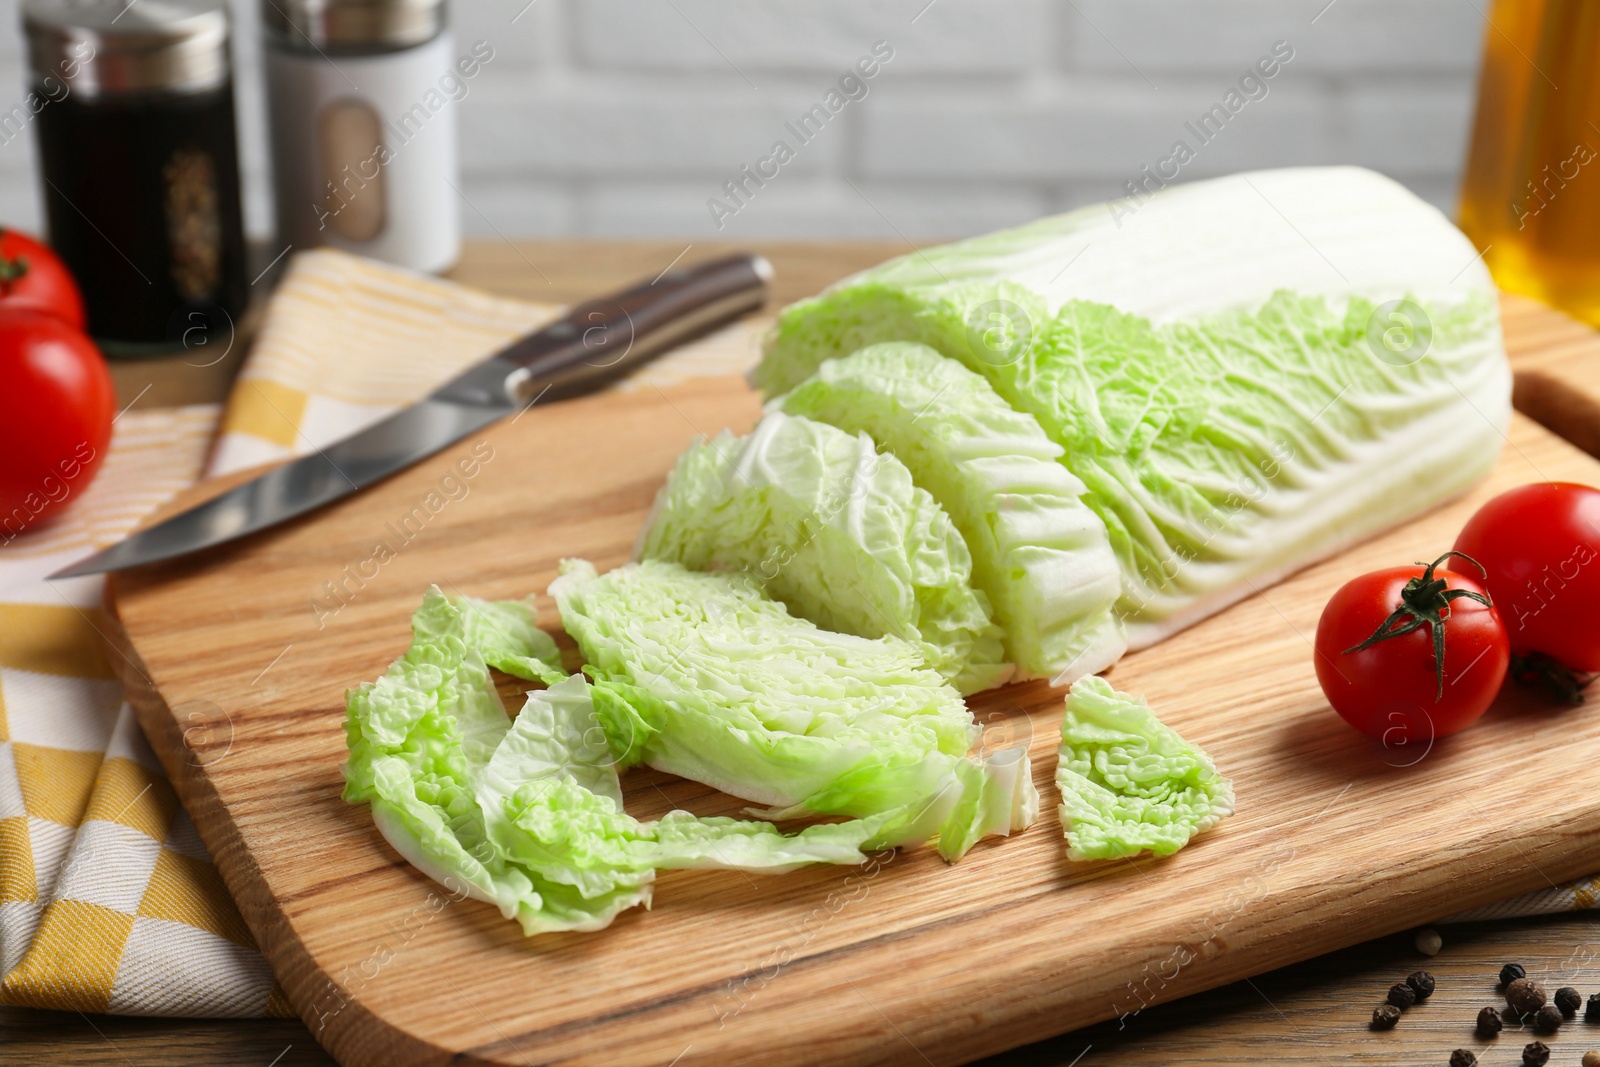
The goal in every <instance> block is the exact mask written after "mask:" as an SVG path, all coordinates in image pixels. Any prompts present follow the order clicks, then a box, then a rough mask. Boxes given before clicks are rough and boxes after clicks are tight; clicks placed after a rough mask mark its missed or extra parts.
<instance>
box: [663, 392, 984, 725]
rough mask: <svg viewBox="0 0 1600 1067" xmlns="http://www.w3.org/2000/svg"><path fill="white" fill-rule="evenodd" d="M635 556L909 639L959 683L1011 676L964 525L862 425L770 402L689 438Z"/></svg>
mask: <svg viewBox="0 0 1600 1067" xmlns="http://www.w3.org/2000/svg"><path fill="white" fill-rule="evenodd" d="M638 555H639V557H640V558H641V559H646V560H652V559H657V560H668V561H671V562H674V563H681V564H683V565H684V566H685V567H688V568H690V569H692V570H733V571H744V572H746V573H749V574H751V575H753V576H755V577H756V578H758V579H760V580H761V581H762V582H763V584H764V586H765V589H766V592H767V594H768V595H769V596H771V597H773V598H775V599H777V600H781V601H782V602H783V603H784V604H786V605H787V606H788V607H789V609H790V610H791V611H793V612H794V613H795V614H797V615H800V616H803V617H804V618H807V619H810V620H811V621H812V622H814V623H816V624H817V625H818V626H822V627H825V628H827V629H829V630H838V631H841V632H843V633H849V634H856V635H859V636H862V637H882V636H884V635H885V634H893V635H895V636H897V637H901V638H904V639H905V640H907V641H909V642H911V643H912V644H913V645H915V646H916V647H917V648H918V649H919V650H920V651H921V654H922V656H923V658H924V659H925V660H926V662H928V663H929V664H930V665H932V666H933V667H934V668H935V669H936V670H938V671H939V673H940V674H941V675H942V676H943V677H944V678H946V679H949V680H950V681H951V682H953V683H954V684H955V686H956V687H957V688H958V689H959V690H961V692H962V693H972V692H975V691H977V690H979V689H987V688H990V687H992V686H995V685H999V684H1000V683H1002V682H1004V681H1005V680H1006V679H1007V678H1009V677H1010V675H1011V673H1012V667H1011V665H1010V663H1009V662H1008V661H1007V660H1006V656H1005V650H1004V646H1003V644H1002V642H1001V634H1000V627H999V626H997V625H996V624H995V622H994V620H993V617H992V613H991V607H990V603H989V599H988V597H987V596H986V595H985V594H984V593H982V592H981V591H979V590H977V589H974V588H973V586H972V554H971V553H970V552H969V551H968V548H967V544H966V542H965V541H964V540H963V539H962V537H961V534H960V532H959V531H957V529H956V528H955V526H954V525H953V524H952V523H951V521H950V517H949V516H948V515H947V514H945V512H944V510H943V509H942V508H940V507H939V505H938V503H937V502H936V501H935V500H934V499H933V497H931V496H930V495H929V494H928V492H927V490H925V489H922V488H920V487H919V486H917V485H916V484H915V483H914V482H913V481H912V477H911V472H910V471H908V470H907V469H906V467H905V465H904V464H903V463H901V462H900V461H899V460H898V459H896V458H895V457H894V456H892V455H882V454H880V453H879V452H878V450H877V448H876V446H875V445H874V444H873V442H872V440H871V439H870V438H868V437H867V436H865V435H863V434H854V433H846V432H844V431H842V430H840V429H838V428H837V427H834V426H829V425H827V424H826V423H821V422H814V421H812V420H811V419H806V418H799V417H793V416H788V415H785V414H783V413H782V412H772V413H770V414H768V415H767V416H766V417H765V418H763V419H762V420H761V422H760V424H759V425H757V427H756V429H755V431H754V432H753V433H751V434H750V435H749V436H748V437H745V438H735V437H733V436H731V435H729V434H727V433H724V434H722V435H721V436H719V437H717V438H715V439H713V440H710V441H701V442H698V443H696V444H694V445H691V446H690V448H689V450H688V451H687V452H686V453H684V455H683V456H681V457H680V458H679V460H678V463H677V466H676V467H675V468H674V469H673V471H672V473H671V475H670V476H669V477H668V479H667V484H666V485H665V486H663V487H662V490H661V493H660V495H659V496H658V498H657V500H656V506H655V509H654V511H653V512H652V514H651V517H650V519H649V521H648V523H647V525H646V527H645V530H644V532H643V533H642V535H641V539H640V545H639V553H638Z"/></svg>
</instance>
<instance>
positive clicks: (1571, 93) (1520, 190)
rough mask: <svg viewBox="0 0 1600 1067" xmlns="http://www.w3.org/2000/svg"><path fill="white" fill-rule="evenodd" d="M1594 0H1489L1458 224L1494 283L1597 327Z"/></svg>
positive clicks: (1599, 259) (1597, 42) (1598, 107)
mask: <svg viewBox="0 0 1600 1067" xmlns="http://www.w3.org/2000/svg"><path fill="white" fill-rule="evenodd" d="M1597 60H1600V3H1595V2H1594V0H1495V3H1494V5H1493V7H1492V8H1491V9H1490V12H1489V21H1488V25H1487V26H1486V27H1485V41H1484V51H1483V69H1482V73H1481V74H1480V75H1479V79H1478V109H1477V116H1476V118H1475V119H1474V121H1473V128H1472V147H1471V149H1470V150H1469V151H1468V154H1467V168H1466V174H1465V175H1464V177H1463V179H1462V185H1461V204H1460V224H1461V228H1462V230H1464V231H1465V232H1466V234H1467V236H1468V237H1470V238H1472V240H1473V243H1475V244H1476V245H1477V246H1478V249H1479V251H1480V252H1482V253H1483V258H1484V262H1485V263H1486V264H1488V267H1489V270H1490V272H1491V273H1492V274H1493V275H1494V279H1495V281H1496V282H1497V283H1498V284H1499V285H1500V287H1501V288H1502V289H1508V290H1510V291H1512V292H1516V293H1522V294H1525V295H1527V296H1531V297H1534V298H1535V299H1538V300H1542V301H1544V302H1545V303H1547V304H1551V305H1553V306H1555V307H1558V308H1560V309H1562V310H1563V311H1566V312H1567V313H1568V314H1570V315H1573V316H1575V317H1577V318H1580V319H1582V320H1584V321H1585V322H1588V323H1590V324H1591V325H1595V326H1600V64H1597V62H1596V61H1597Z"/></svg>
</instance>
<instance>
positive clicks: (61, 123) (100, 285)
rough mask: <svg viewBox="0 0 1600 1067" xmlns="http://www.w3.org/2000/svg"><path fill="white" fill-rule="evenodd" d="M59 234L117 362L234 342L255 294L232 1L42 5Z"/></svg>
mask: <svg viewBox="0 0 1600 1067" xmlns="http://www.w3.org/2000/svg"><path fill="white" fill-rule="evenodd" d="M23 22H24V27H25V29H26V31H27V36H28V45H29V59H30V64H31V67H32V76H33V92H32V93H31V94H30V101H38V102H39V106H37V107H36V108H34V107H32V105H30V110H32V111H33V125H34V127H35V129H36V131H37V134H36V135H37V137H38V144H39V169H40V177H41V179H42V182H41V189H40V192H41V194H42V198H43V200H44V204H45V209H46V215H47V218H48V222H49V231H50V242H51V244H52V245H54V246H55V249H56V251H57V252H58V253H59V254H60V255H61V257H62V259H63V260H65V261H66V264H67V266H68V267H69V268H71V270H72V272H73V274H74V275H75V276H76V277H77V280H78V285H79V286H80V287H81V288H82V290H83V296H84V302H85V304H86V305H87V308H88V313H89V333H90V334H91V335H92V336H93V337H94V338H95V339H96V340H97V341H99V342H100V344H101V347H102V348H103V349H104V350H105V352H106V354H107V355H110V356H119V355H120V356H136V355H144V354H155V353H160V352H170V351H173V350H175V349H178V348H190V349H194V348H197V347H198V346H200V345H207V346H211V345H215V346H217V350H220V349H221V348H222V347H223V345H224V344H226V343H231V340H232V337H233V333H234V330H235V327H236V325H237V323H238V321H239V319H240V317H241V315H242V313H243V311H244V308H245V305H246V302H247V292H248V289H249V284H248V280H247V278H246V275H245V271H246V266H245V244H244V220H243V215H242V210H241V206H240V193H239V160H238V148H237V137H236V134H235V128H234V109H233V79H232V67H231V64H230V62H229V53H228V45H229V23H228V12H227V7H226V4H225V2H224V0H162V2H161V3H159V4H155V3H133V4H129V3H127V2H126V0H26V2H25V4H24V6H23Z"/></svg>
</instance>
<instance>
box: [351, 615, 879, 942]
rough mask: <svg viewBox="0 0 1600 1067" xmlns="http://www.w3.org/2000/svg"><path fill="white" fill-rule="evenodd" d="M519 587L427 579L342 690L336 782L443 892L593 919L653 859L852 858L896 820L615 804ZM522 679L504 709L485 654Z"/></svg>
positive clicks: (530, 912) (585, 692)
mask: <svg viewBox="0 0 1600 1067" xmlns="http://www.w3.org/2000/svg"><path fill="white" fill-rule="evenodd" d="M555 653H556V649H555V644H554V642H553V641H551V639H550V637H549V635H548V634H545V633H544V632H543V631H541V630H539V629H538V628H537V626H536V625H535V619H534V615H533V612H532V609H531V608H530V607H529V606H528V605H527V604H525V603H520V602H510V601H501V602H484V601H479V600H474V599H471V598H467V597H456V598H449V597H446V596H444V595H443V594H442V593H440V592H439V590H438V589H437V588H434V589H431V590H430V591H429V592H428V594H427V595H426V596H425V597H424V599H423V603H422V606H421V607H420V608H419V609H418V611H417V612H416V614H415V616H414V617H413V620H412V643H411V646H410V648H408V649H407V651H406V653H405V655H404V656H402V657H401V658H400V659H398V660H396V661H395V662H394V663H393V664H392V665H391V666H390V667H389V669H388V670H387V671H386V672H385V673H384V675H383V677H382V678H380V679H379V680H378V681H376V682H368V683H365V684H363V685H361V686H358V687H357V688H355V689H352V690H351V691H350V693H349V694H348V696H347V717H346V737H347V742H348V747H349V761H348V763H347V764H346V766H345V780H346V781H345V797H346V799H348V800H350V801H352V802H365V803H368V804H370V805H371V807H372V814H373V819H374V822H375V823H376V825H377V827H378V829H379V831H380V832H381V833H382V834H383V836H384V837H385V839H386V840H388V841H389V843H390V844H391V845H392V846H393V847H394V848H395V849H396V850H397V851H398V852H399V853H400V854H401V855H402V856H404V857H405V858H406V859H408V860H409V861H410V862H411V863H412V864H413V865H414V866H416V867H417V868H418V869H420V870H421V871H422V872H423V873H424V874H427V875H428V876H429V877H431V878H433V879H434V880H435V881H438V882H439V883H440V884H442V885H444V886H445V887H446V888H448V889H450V890H451V892H452V893H459V894H461V895H463V896H470V897H473V898H476V899H480V900H485V901H488V902H490V903H493V904H495V905H497V906H499V907H500V909H501V911H502V913H503V914H505V915H506V917H507V918H512V919H516V920H517V921H518V922H519V923H520V924H521V926H522V929H523V931H524V932H525V933H527V934H530V935H531V934H535V933H542V932H549V931H558V930H598V929H602V928H604V927H605V926H607V925H609V924H610V923H611V921H612V920H613V919H614V918H615V917H616V916H617V915H618V914H619V913H620V912H622V911H624V910H626V909H627V908H630V907H634V906H636V905H640V904H644V905H648V904H649V903H650V899H651V893H652V891H653V884H654V881H655V874H656V871H657V870H658V869H664V868H676V867H725V868H736V869H740V870H746V871H767V872H780V871H785V870H790V869H793V868H794V867H797V866H801V865H804V864H810V863H842V864H857V863H862V862H865V858H866V857H865V855H864V854H863V852H862V849H863V848H864V847H868V846H869V845H871V844H872V842H873V841H874V840H875V839H876V838H878V837H881V836H885V835H886V834H888V835H891V836H892V835H893V833H894V826H893V822H894V819H895V818H897V817H902V816H901V813H893V814H891V815H884V816H881V817H879V818H877V819H867V820H855V821H852V822H845V823H831V824H819V825H816V826H811V827H807V828H806V829H804V830H802V831H800V832H799V833H796V834H784V833H782V832H781V831H779V830H778V829H777V828H775V827H774V826H772V825H771V824H770V823H767V822H758V821H751V820H742V819H727V818H700V817H697V816H694V815H691V814H689V813H688V812H681V811H677V812H671V813H669V814H668V815H666V816H665V817H663V818H662V819H660V820H657V821H654V822H646V821H640V820H638V819H635V818H633V817H632V816H630V815H628V814H627V813H626V812H625V811H624V810H623V803H622V790H621V785H620V782H619V779H618V775H617V769H616V759H615V757H614V756H613V754H612V750H611V748H610V745H609V744H608V742H607V734H606V730H605V728H604V727H603V725H602V724H601V721H600V718H599V716H598V715H597V713H596V710H595V705H594V700H593V690H592V689H591V688H590V686H589V683H588V682H587V681H586V680H585V679H584V678H583V676H581V675H573V676H571V677H567V676H565V675H564V674H563V673H562V672H561V670H560V667H559V660H558V658H557V656H556V654H555ZM491 665H492V666H494V667H496V668H498V669H500V670H504V671H506V672H508V673H511V674H513V675H516V676H519V677H523V678H527V679H529V680H530V681H532V680H538V681H545V680H549V679H557V680H556V681H555V682H554V684H552V685H550V687H549V688H548V689H545V690H541V691H534V692H530V693H528V695H527V702H526V704H525V705H524V706H523V708H522V710H521V711H520V712H519V713H518V714H517V716H516V718H515V719H514V720H513V719H511V718H510V717H508V715H507V714H506V710H505V707H504V705H503V703H502V702H501V700H500V697H499V695H498V693H497V692H496V690H495V688H494V685H493V679H492V676H491V675H490V673H489V667H490V666H491Z"/></svg>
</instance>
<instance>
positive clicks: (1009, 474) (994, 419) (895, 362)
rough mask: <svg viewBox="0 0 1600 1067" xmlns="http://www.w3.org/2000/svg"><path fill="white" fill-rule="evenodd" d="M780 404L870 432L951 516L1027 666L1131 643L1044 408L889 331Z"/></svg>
mask: <svg viewBox="0 0 1600 1067" xmlns="http://www.w3.org/2000/svg"><path fill="white" fill-rule="evenodd" d="M772 405H773V406H774V407H776V408H779V409H781V410H783V411H786V412H788V413H790V414H793V415H803V416H805V417H807V418H810V419H814V420H817V421H819V422H826V423H829V424H830V425H833V426H837V427H839V428H840V429H843V430H846V431H848V432H850V433H855V434H860V433H865V434H867V435H868V436H869V437H871V438H872V439H873V440H874V441H876V442H877V443H878V445H879V446H880V447H881V448H883V449H884V450H885V451H887V452H889V453H891V454H893V455H894V456H895V457H896V458H897V459H899V460H900V461H901V462H903V463H904V464H905V465H906V467H907V468H908V469H909V470H910V471H911V475H912V477H913V478H914V479H915V481H916V484H917V485H918V486H920V487H922V488H924V489H926V490H928V492H929V493H930V494H932V496H933V497H934V499H935V500H937V501H938V502H939V504H940V505H941V506H943V508H944V509H945V511H946V512H947V513H948V514H949V515H950V518H951V521H952V522H954V523H955V525H956V528H957V529H958V530H959V531H960V533H961V535H962V537H963V538H964V539H965V540H966V543H967V547H968V548H969V549H970V550H971V553H972V575H973V584H975V585H976V586H977V587H978V588H980V589H982V590H983V591H984V592H986V593H987V594H988V595H989V599H990V600H991V601H992V602H993V604H994V612H995V618H996V620H997V621H998V622H999V624H1000V626H1001V629H1002V630H1004V632H1005V642H1006V654H1007V656H1008V657H1009V658H1010V659H1011V660H1012V661H1013V662H1014V663H1015V664H1016V665H1017V667H1018V670H1019V673H1020V675H1021V676H1022V677H1045V678H1051V679H1053V680H1054V683H1055V684H1056V685H1070V684H1071V683H1072V682H1074V681H1076V680H1077V679H1078V678H1081V677H1083V676H1084V675H1088V674H1094V673H1096V672H1098V671H1101V670H1104V669H1105V668H1106V667H1108V666H1110V665H1111V664H1112V663H1114V662H1116V660H1117V659H1118V658H1119V657H1120V656H1121V655H1122V653H1123V650H1124V649H1125V648H1126V647H1127V641H1126V638H1125V637H1124V636H1123V633H1122V626H1121V624H1120V622H1119V621H1118V619H1117V618H1116V617H1115V616H1114V615H1113V612H1112V609H1113V608H1114V607H1115V605H1116V602H1117V597H1118V595H1119V594H1120V593H1121V572H1120V571H1119V569H1118V566H1117V558H1116V556H1115V555H1114V554H1113V553H1112V551H1111V545H1110V541H1109V540H1108V538H1107V536H1106V528H1105V524H1104V523H1103V522H1102V521H1101V520H1100V517H1099V516H1098V515H1096V514H1095V513H1094V512H1093V511H1092V510H1090V509H1089V508H1088V507H1087V506H1086V505H1085V504H1084V503H1083V502H1082V500H1081V499H1080V498H1081V497H1082V496H1083V494H1084V493H1085V491H1086V490H1085V488H1084V485H1083V483H1082V482H1080V481H1079V480H1078V479H1077V478H1076V477H1074V476H1073V475H1072V474H1071V473H1070V472H1069V471H1068V470H1067V469H1066V468H1065V467H1064V466H1062V465H1061V463H1060V462H1059V460H1060V457H1061V454H1062V448H1061V446H1060V445H1058V444H1056V443H1055V442H1053V441H1051V440H1050V438H1049V437H1047V436H1045V433H1044V431H1043V430H1042V429H1040V428H1039V423H1038V421H1037V420H1036V419H1035V418H1034V417H1033V416H1032V415H1029V414H1027V413H1026V412H1022V411H1018V410H1016V409H1014V408H1013V407H1011V405H1009V404H1007V403H1006V402H1005V401H1004V400H1002V399H1001V398H1000V396H999V394H997V393H996V392H995V391H994V388H993V387H992V386H990V384H989V383H988V381H987V380H985V379H984V378H983V377H982V376H981V375H979V374H976V373H974V372H973V371H971V370H968V369H967V368H966V367H964V366H962V365H961V364H960V363H957V362H956V361H955V360H951V359H946V358H944V357H943V356H941V355H939V353H937V352H935V351H934V350H933V349H931V348H929V347H927V346H926V345H919V344H914V343H910V342H887V343H884V344H877V345H871V346H869V347H867V348H864V349H861V350H860V351H858V352H856V353H854V354H853V355H850V356H846V357H844V358H842V359H836V360H829V361H827V362H825V363H823V364H822V365H821V366H820V367H819V368H817V371H816V373H815V374H813V375H812V376H811V377H810V378H808V379H806V381H804V382H802V383H801V384H800V385H799V386H797V387H796V388H795V389H794V390H793V391H792V392H789V393H787V394H785V395H784V396H782V397H780V398H778V399H777V400H774V401H773V402H772Z"/></svg>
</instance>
